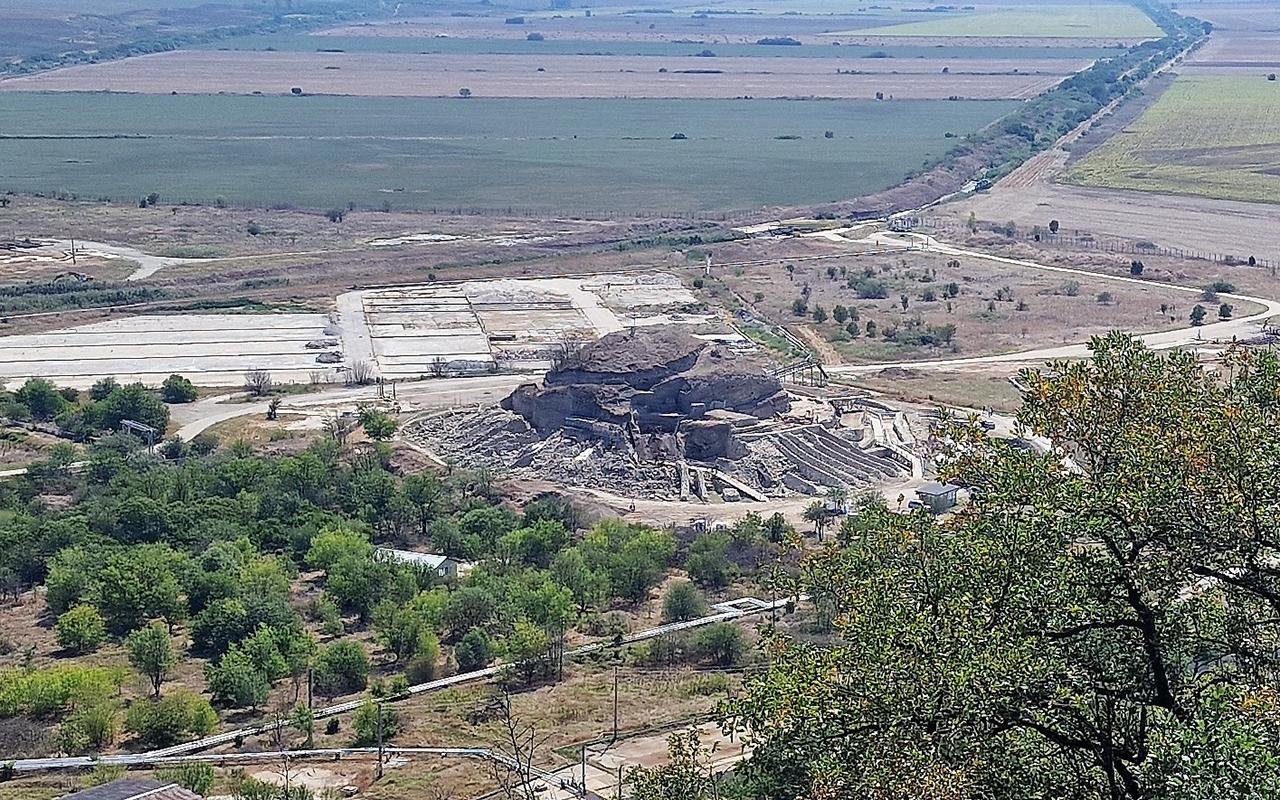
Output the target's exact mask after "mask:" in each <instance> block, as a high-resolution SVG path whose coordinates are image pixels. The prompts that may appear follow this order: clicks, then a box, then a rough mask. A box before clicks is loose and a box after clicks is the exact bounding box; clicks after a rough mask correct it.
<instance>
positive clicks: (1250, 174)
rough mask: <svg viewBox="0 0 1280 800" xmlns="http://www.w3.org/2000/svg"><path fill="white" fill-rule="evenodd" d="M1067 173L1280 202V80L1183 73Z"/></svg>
mask: <svg viewBox="0 0 1280 800" xmlns="http://www.w3.org/2000/svg"><path fill="white" fill-rule="evenodd" d="M1066 179H1067V180H1068V181H1070V182H1073V183H1079V184H1083V185H1088V186H1102V187H1108V188H1114V189H1138V190H1142V191H1152V192H1165V193H1171V194H1190V195H1199V196H1203V197H1212V198H1219V199H1225V200H1245V201H1260V202H1267V203H1280V83H1277V82H1275V81H1268V80H1266V78H1265V77H1264V76H1262V75H1260V74H1253V75H1250V76H1243V75H1230V76H1227V75H1186V76H1182V77H1180V78H1179V79H1178V80H1177V81H1175V82H1174V84H1173V86H1171V87H1170V88H1169V90H1168V91H1167V92H1165V94H1164V95H1163V96H1162V97H1161V98H1160V99H1159V100H1158V101H1156V103H1155V104H1154V105H1152V106H1151V108H1149V109H1147V111H1146V112H1145V113H1144V114H1143V115H1142V116H1141V117H1139V118H1138V119H1137V121H1136V122H1134V123H1133V124H1132V125H1131V126H1129V127H1128V128H1127V129H1126V130H1125V131H1123V132H1121V133H1119V134H1117V135H1116V136H1115V137H1113V138H1112V139H1111V140H1109V141H1108V142H1106V143H1105V144H1103V145H1102V146H1101V147H1099V148H1098V149H1097V150H1095V151H1094V152H1093V153H1091V154H1090V155H1089V156H1088V157H1087V158H1085V159H1084V160H1083V161H1081V162H1080V163H1079V164H1077V165H1076V166H1075V167H1074V168H1073V169H1072V170H1071V171H1069V172H1068V173H1067V175H1066Z"/></svg>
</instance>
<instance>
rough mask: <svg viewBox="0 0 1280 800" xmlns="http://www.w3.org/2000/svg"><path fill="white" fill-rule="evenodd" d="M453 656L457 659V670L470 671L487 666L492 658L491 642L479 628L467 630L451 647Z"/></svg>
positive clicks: (487, 635)
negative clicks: (460, 639) (455, 644)
mask: <svg viewBox="0 0 1280 800" xmlns="http://www.w3.org/2000/svg"><path fill="white" fill-rule="evenodd" d="M453 657H454V658H455V659H457V662H458V671H459V672H472V671H474V670H477V669H484V668H485V667H487V666H489V662H490V661H492V660H493V643H492V642H491V641H490V640H489V634H487V633H485V632H484V630H483V629H480V628H473V629H472V630H469V631H467V633H466V635H464V636H463V637H462V641H460V642H458V645H457V646H456V647H454V648H453Z"/></svg>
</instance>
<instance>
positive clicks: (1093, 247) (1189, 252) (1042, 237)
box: [892, 216, 1280, 275]
mask: <svg viewBox="0 0 1280 800" xmlns="http://www.w3.org/2000/svg"><path fill="white" fill-rule="evenodd" d="M892 226H893V227H894V228H895V229H900V230H917V229H923V230H926V231H938V232H946V233H957V232H959V231H967V229H968V225H967V224H965V223H963V222H960V221H959V220H956V219H954V218H952V217H926V216H903V217H894V218H893V221H892ZM981 231H987V232H991V233H999V234H1001V235H1004V236H1006V237H1008V238H1010V239H1013V240H1015V241H1022V242H1033V243H1040V244H1051V245H1054V246H1056V247H1064V248H1070V249H1074V250H1082V251H1092V252H1099V253H1116V254H1121V255H1132V256H1144V255H1145V256H1164V257H1166V258H1181V259H1194V260H1199V261H1211V262H1213V263H1215V264H1225V265H1227V266H1252V267H1256V268H1258V269H1265V270H1269V271H1270V272H1271V273H1272V274H1273V275H1274V274H1275V273H1276V269H1277V267H1280V260H1277V259H1275V258H1259V257H1257V256H1256V255H1253V254H1245V255H1240V254H1231V253H1215V252H1213V251H1212V250H1197V249H1192V248H1183V247H1161V246H1160V245H1157V244H1155V243H1154V242H1144V241H1142V240H1140V239H1122V238H1119V237H1112V236H1096V235H1093V234H1090V233H1087V232H1084V231H1079V230H1075V231H1064V230H1061V229H1060V230H1059V231H1058V232H1057V233H1051V232H1050V231H1049V230H1048V229H1047V228H1030V229H1025V230H1024V229H1021V228H1019V229H1017V230H1012V231H1010V230H1007V229H1004V228H1000V227H995V228H992V227H990V226H986V227H983V228H980V229H979V232H981ZM1251 257H1252V258H1253V263H1252V264H1251V263H1250V262H1249V259H1250V258H1251Z"/></svg>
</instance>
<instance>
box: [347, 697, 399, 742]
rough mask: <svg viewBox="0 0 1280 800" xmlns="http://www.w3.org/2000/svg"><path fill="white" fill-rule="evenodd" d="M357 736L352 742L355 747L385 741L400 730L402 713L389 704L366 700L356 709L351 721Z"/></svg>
mask: <svg viewBox="0 0 1280 800" xmlns="http://www.w3.org/2000/svg"><path fill="white" fill-rule="evenodd" d="M351 727H352V729H353V730H354V731H355V737H354V738H353V739H352V742H351V744H352V745H354V746H355V747H369V746H370V745H377V744H378V743H379V742H383V743H385V742H386V741H387V740H389V739H390V738H391V737H393V736H395V735H396V732H397V731H398V730H400V715H399V714H398V713H396V710H395V709H394V708H392V707H391V706H388V705H383V704H381V703H375V702H374V701H372V700H366V701H365V702H364V704H363V705H361V706H360V708H358V709H356V714H355V717H354V718H353V719H352V721H351Z"/></svg>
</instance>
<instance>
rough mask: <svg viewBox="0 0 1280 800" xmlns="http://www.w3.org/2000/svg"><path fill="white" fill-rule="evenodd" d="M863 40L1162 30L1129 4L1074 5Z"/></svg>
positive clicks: (987, 15) (980, 16)
mask: <svg viewBox="0 0 1280 800" xmlns="http://www.w3.org/2000/svg"><path fill="white" fill-rule="evenodd" d="M850 33H855V34H857V35H860V36H966V37H980V38H999V37H1008V38H1068V39H1144V38H1154V37H1159V36H1160V35H1161V31H1160V28H1159V27H1157V26H1156V24H1155V23H1154V22H1152V21H1151V19H1150V18H1149V17H1148V16H1147V15H1146V14H1143V13H1142V12H1141V11H1139V10H1138V9H1137V8H1135V7H1133V6H1130V5H1120V4H1117V5H1073V6H1055V5H1046V6H1037V7H1035V8H1007V9H1000V10H997V11H992V12H979V13H974V14H960V15H955V16H952V15H946V16H942V17H940V18H939V19H936V20H926V21H923V22H910V23H906V24H903V25H890V26H886V27H883V28H863V29H858V30H855V31H850Z"/></svg>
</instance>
